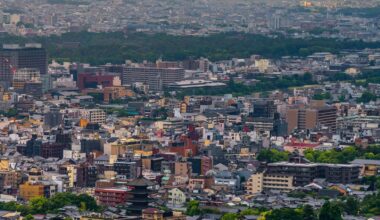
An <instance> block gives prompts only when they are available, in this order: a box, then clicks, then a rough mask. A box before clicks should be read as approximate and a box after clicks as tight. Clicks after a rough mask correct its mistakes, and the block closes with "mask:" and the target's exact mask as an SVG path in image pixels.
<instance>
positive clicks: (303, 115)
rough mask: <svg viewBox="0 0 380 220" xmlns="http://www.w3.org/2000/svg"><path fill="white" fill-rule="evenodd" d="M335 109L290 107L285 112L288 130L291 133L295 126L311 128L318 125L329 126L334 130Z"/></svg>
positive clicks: (325, 107) (327, 107)
mask: <svg viewBox="0 0 380 220" xmlns="http://www.w3.org/2000/svg"><path fill="white" fill-rule="evenodd" d="M336 112H337V110H336V108H335V107H332V106H331V107H330V106H323V107H315V108H314V107H310V108H304V107H291V108H289V109H288V110H287V112H286V121H287V123H288V132H289V133H291V132H292V131H293V130H294V129H295V128H298V129H312V128H315V127H317V126H318V125H321V126H326V127H329V128H330V129H331V130H332V131H335V130H336V120H337V113H336Z"/></svg>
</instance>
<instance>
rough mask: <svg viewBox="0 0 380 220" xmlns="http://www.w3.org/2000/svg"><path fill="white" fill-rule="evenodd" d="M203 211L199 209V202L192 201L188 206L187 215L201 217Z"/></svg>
mask: <svg viewBox="0 0 380 220" xmlns="http://www.w3.org/2000/svg"><path fill="white" fill-rule="evenodd" d="M200 214H201V209H200V208H199V201H197V200H191V201H190V202H188V203H187V205H186V215H189V216H194V215H200Z"/></svg>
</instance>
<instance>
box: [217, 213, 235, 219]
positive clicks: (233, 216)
mask: <svg viewBox="0 0 380 220" xmlns="http://www.w3.org/2000/svg"><path fill="white" fill-rule="evenodd" d="M237 219H239V214H237V213H226V214H224V215H223V216H222V219H221V220H237Z"/></svg>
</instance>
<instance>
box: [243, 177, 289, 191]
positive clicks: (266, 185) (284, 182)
mask: <svg viewBox="0 0 380 220" xmlns="http://www.w3.org/2000/svg"><path fill="white" fill-rule="evenodd" d="M293 189H294V185H293V176H291V175H284V174H268V173H256V174H253V175H252V176H251V177H250V178H249V179H248V181H247V183H246V192H247V194H250V195H253V194H256V193H261V192H263V191H267V190H279V191H284V192H289V191H291V190H293Z"/></svg>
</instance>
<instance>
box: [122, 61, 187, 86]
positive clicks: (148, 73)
mask: <svg viewBox="0 0 380 220" xmlns="http://www.w3.org/2000/svg"><path fill="white" fill-rule="evenodd" d="M184 77H185V70H184V69H183V68H154V67H125V68H124V71H123V78H122V84H123V85H124V84H133V83H137V82H140V83H144V84H146V85H148V86H149V90H151V91H162V89H163V88H164V87H166V86H168V85H169V84H171V83H174V82H178V81H181V80H183V79H184Z"/></svg>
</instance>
